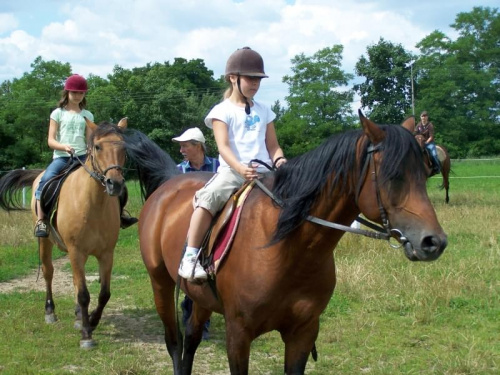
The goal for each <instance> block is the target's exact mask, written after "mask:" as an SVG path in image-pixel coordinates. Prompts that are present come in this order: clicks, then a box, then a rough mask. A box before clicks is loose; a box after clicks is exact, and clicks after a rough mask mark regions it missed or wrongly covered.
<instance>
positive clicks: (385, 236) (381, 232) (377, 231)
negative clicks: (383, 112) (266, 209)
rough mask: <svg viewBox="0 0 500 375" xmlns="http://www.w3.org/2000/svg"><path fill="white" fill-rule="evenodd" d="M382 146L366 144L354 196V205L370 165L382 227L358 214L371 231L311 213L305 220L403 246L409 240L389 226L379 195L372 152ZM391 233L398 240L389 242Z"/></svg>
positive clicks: (269, 194) (396, 246)
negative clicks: (321, 217)
mask: <svg viewBox="0 0 500 375" xmlns="http://www.w3.org/2000/svg"><path fill="white" fill-rule="evenodd" d="M383 148H384V146H383V142H380V143H378V144H376V145H373V144H370V145H369V146H368V148H367V158H366V159H365V163H364V165H363V168H362V170H361V175H360V179H359V180H358V184H357V186H356V197H355V202H356V205H358V199H359V195H360V194H361V190H362V188H363V186H364V183H365V181H366V178H367V174H368V171H369V169H370V166H371V167H372V168H373V171H372V172H371V174H372V179H373V181H374V183H375V191H376V197H377V205H378V209H379V212H380V218H381V219H382V227H381V226H379V225H378V224H375V223H373V222H371V221H368V220H365V219H363V218H362V217H360V216H358V217H357V218H356V221H357V222H359V223H361V224H363V225H365V226H367V227H369V228H371V229H373V231H371V230H365V229H361V228H359V229H358V228H352V227H350V226H347V225H342V224H338V223H333V222H331V221H327V220H324V219H320V218H318V217H315V216H312V215H308V216H307V217H306V220H307V221H310V222H312V223H315V224H318V225H322V226H325V227H328V228H332V229H338V230H342V231H344V232H350V233H354V234H360V235H363V236H365V237H370V238H375V239H379V240H387V241H388V242H389V245H390V246H391V247H392V248H400V247H402V246H405V244H406V243H408V242H409V241H408V239H407V238H406V237H405V236H404V235H403V233H402V232H401V231H400V230H399V229H396V228H391V224H390V222H389V218H388V216H387V211H386V210H385V208H384V206H383V204H382V198H381V195H380V186H379V183H378V178H377V168H376V167H377V166H376V163H375V158H374V157H373V154H374V153H376V152H378V151H380V150H383ZM252 162H257V163H261V164H263V165H265V166H267V165H266V164H265V163H262V162H261V161H260V160H257V159H254V160H251V161H250V163H252ZM267 167H268V168H269V166H267ZM273 168H274V166H273ZM254 181H255V183H256V185H257V186H258V187H259V188H260V189H261V190H262V191H263V192H264V193H266V194H267V195H268V196H269V197H270V198H271V199H272V200H273V201H274V202H275V203H276V204H277V205H278V206H280V207H283V206H284V203H283V201H282V200H281V199H279V198H278V197H276V196H275V195H274V194H273V193H272V192H271V191H270V190H269V189H268V188H267V187H266V186H265V185H264V184H263V183H262V182H261V181H259V180H258V179H257V180H254ZM393 235H396V240H397V241H398V243H394V242H391V239H392V238H394V237H393Z"/></svg>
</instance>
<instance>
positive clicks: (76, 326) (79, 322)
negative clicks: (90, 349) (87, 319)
mask: <svg viewBox="0 0 500 375" xmlns="http://www.w3.org/2000/svg"><path fill="white" fill-rule="evenodd" d="M73 327H74V328H75V329H77V330H79V331H81V330H82V321H81V320H75V324H74V325H73Z"/></svg>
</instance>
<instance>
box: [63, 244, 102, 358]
mask: <svg viewBox="0 0 500 375" xmlns="http://www.w3.org/2000/svg"><path fill="white" fill-rule="evenodd" d="M68 253H69V258H70V262H71V268H72V270H73V285H74V286H75V294H76V301H77V304H78V306H79V310H78V308H77V309H76V311H77V312H78V311H79V312H80V313H81V319H82V320H81V333H82V338H81V340H80V347H81V348H91V347H94V346H95V345H96V343H95V342H94V340H93V339H92V329H91V328H90V323H89V304H90V293H89V290H88V289H87V282H86V280H85V263H86V262H87V256H86V255H83V254H80V253H79V252H78V251H77V250H76V249H74V248H73V249H68ZM77 318H78V315H77ZM76 326H78V322H75V327H76Z"/></svg>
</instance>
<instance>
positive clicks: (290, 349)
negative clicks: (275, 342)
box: [281, 318, 319, 375]
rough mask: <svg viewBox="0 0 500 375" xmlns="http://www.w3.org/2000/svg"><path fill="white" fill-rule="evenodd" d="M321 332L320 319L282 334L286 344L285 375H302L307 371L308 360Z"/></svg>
mask: <svg viewBox="0 0 500 375" xmlns="http://www.w3.org/2000/svg"><path fill="white" fill-rule="evenodd" d="M318 332H319V319H318V318H316V319H312V320H311V321H309V322H308V323H307V324H305V325H303V326H300V327H299V328H298V329H297V328H296V327H295V328H294V329H291V330H289V331H285V332H281V338H282V339H283V342H284V343H285V374H287V375H291V374H294V375H301V374H304V372H305V370H306V364H307V360H308V358H309V354H310V353H311V351H312V349H313V347H314V343H315V341H316V338H317V337H318Z"/></svg>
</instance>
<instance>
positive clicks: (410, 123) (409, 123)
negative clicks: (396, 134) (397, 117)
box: [401, 116, 415, 133]
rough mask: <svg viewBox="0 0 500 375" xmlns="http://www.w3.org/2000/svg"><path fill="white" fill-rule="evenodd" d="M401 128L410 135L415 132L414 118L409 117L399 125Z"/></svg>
mask: <svg viewBox="0 0 500 375" xmlns="http://www.w3.org/2000/svg"><path fill="white" fill-rule="evenodd" d="M401 126H402V127H403V128H405V129H406V130H409V131H410V132H411V133H414V132H415V116H410V117H408V118H407V119H406V120H404V121H403V123H402V124H401Z"/></svg>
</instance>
